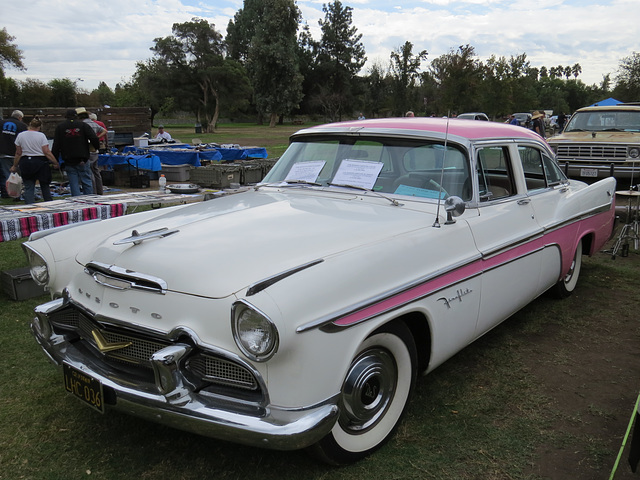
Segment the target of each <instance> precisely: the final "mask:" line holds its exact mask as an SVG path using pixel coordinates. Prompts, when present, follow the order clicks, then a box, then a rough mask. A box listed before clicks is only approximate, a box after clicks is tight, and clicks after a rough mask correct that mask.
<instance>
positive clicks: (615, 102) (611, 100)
mask: <svg viewBox="0 0 640 480" xmlns="http://www.w3.org/2000/svg"><path fill="white" fill-rule="evenodd" d="M619 103H623V102H621V101H620V100H616V99H615V98H611V97H609V98H607V99H605V100H601V101H599V102H596V103H594V104H593V105H589V106H590V107H611V106H613V105H618V104H619Z"/></svg>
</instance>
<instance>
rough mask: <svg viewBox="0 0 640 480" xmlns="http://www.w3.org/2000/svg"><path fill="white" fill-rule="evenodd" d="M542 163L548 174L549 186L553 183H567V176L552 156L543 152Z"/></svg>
mask: <svg viewBox="0 0 640 480" xmlns="http://www.w3.org/2000/svg"><path fill="white" fill-rule="evenodd" d="M542 165H543V166H544V173H545V175H546V176H547V186H549V187H551V186H553V185H558V184H561V183H566V181H567V177H566V176H565V174H564V172H563V171H562V169H561V168H560V167H559V166H558V164H557V163H556V162H555V161H554V160H553V159H552V158H551V157H549V156H548V155H544V154H542Z"/></svg>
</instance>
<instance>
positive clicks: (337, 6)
mask: <svg viewBox="0 0 640 480" xmlns="http://www.w3.org/2000/svg"><path fill="white" fill-rule="evenodd" d="M322 11H323V12H324V13H325V18H324V20H320V21H319V22H318V23H319V24H320V28H321V31H322V38H321V39H320V42H319V44H318V56H317V60H316V62H317V63H316V74H317V76H318V78H321V79H322V82H323V83H322V87H321V88H320V89H319V92H318V93H317V94H316V95H318V96H319V97H320V98H318V101H319V103H320V104H323V105H324V108H325V113H327V114H328V115H329V118H330V119H331V120H336V119H340V118H341V117H342V114H343V113H344V112H346V111H348V110H349V109H350V108H351V107H352V105H353V96H352V86H353V81H354V78H355V76H356V75H357V73H358V72H359V71H360V69H361V68H362V67H363V66H364V64H365V62H366V60H367V58H366V56H365V50H364V46H363V44H362V43H361V41H360V40H361V39H362V34H358V33H357V32H358V30H357V28H356V27H354V26H352V15H351V12H352V8H351V7H343V6H342V3H341V2H340V0H335V1H334V2H333V3H330V4H328V5H326V4H325V5H323V6H322ZM336 117H337V118H336Z"/></svg>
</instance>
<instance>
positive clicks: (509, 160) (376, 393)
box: [24, 118, 615, 464]
mask: <svg viewBox="0 0 640 480" xmlns="http://www.w3.org/2000/svg"><path fill="white" fill-rule="evenodd" d="M614 190H615V180H614V179H613V178H607V179H604V180H601V181H599V182H598V183H595V184H593V185H586V184H585V183H582V182H578V181H573V180H571V181H570V180H567V178H566V177H565V176H564V174H563V172H562V170H561V169H560V168H558V165H557V164H556V163H555V161H554V159H553V153H552V152H551V151H550V150H549V148H548V146H547V144H546V143H545V141H544V140H542V139H541V138H540V137H539V136H538V135H537V134H535V133H533V132H531V131H528V130H526V129H523V128H518V127H514V126H510V125H504V124H496V123H492V122H469V121H465V120H456V119H451V120H447V119H434V118H431V119H426V118H424V119H421V118H397V119H373V120H362V121H353V122H344V123H337V124H330V125H323V126H318V127H314V128H307V129H304V130H301V131H299V132H297V133H296V134H294V135H293V136H292V138H291V145H290V147H289V148H288V150H287V151H286V153H285V154H284V155H283V156H282V158H280V160H279V161H278V162H277V163H276V165H275V166H274V167H273V169H272V170H271V171H270V172H269V174H268V175H267V176H266V177H265V178H264V180H263V182H262V183H260V184H258V185H256V186H255V187H254V188H252V189H250V190H249V191H247V192H245V193H239V194H235V195H229V196H224V197H221V198H217V199H215V200H211V201H207V202H203V203H200V204H192V205H187V206H178V207H172V208H166V209H161V210H153V211H149V212H143V213H137V214H133V215H127V216H125V217H121V218H117V219H110V220H104V221H101V222H96V223H93V224H87V225H82V224H79V226H76V227H73V228H66V229H63V230H60V231H55V230H54V231H45V232H41V233H37V234H34V235H33V236H32V237H31V239H30V240H29V241H28V242H27V243H25V244H24V245H25V251H26V252H27V255H28V257H29V260H30V263H31V268H32V270H31V273H32V276H33V277H34V278H35V279H36V281H38V282H39V283H40V284H42V285H45V286H46V287H47V288H48V290H49V291H50V292H51V297H52V300H51V301H50V302H49V303H46V304H44V305H41V306H39V307H38V308H37V309H36V318H35V319H34V320H33V323H32V330H33V333H34V335H35V338H36V340H37V341H38V342H39V344H40V345H41V346H42V349H43V350H44V352H45V353H46V354H47V355H48V357H49V358H50V359H51V360H52V361H53V363H55V364H56V365H58V366H60V370H61V379H60V389H61V391H62V390H63V389H66V390H67V391H69V392H70V393H71V394H72V395H74V396H76V397H78V398H79V399H80V400H81V401H83V402H84V403H86V404H87V405H89V406H90V407H92V408H94V409H96V410H98V411H100V412H108V411H110V410H121V411H123V412H127V413H129V414H132V415H137V416H140V417H144V418H147V419H149V420H153V421H156V422H161V423H163V424H166V425H171V426H173V427H176V428H180V429H184V430H188V431H191V432H196V433H199V434H203V435H208V436H211V437H215V438H218V439H222V440H228V441H232V442H239V443H244V444H248V445H254V446H260V447H265V448H273V449H283V450H290V449H301V448H306V447H310V448H309V450H311V451H313V452H314V453H315V454H317V455H318V456H319V457H320V458H322V459H324V460H325V461H327V462H330V463H333V464H343V463H348V462H353V461H356V460H358V459H360V458H362V457H364V456H365V455H367V454H369V453H371V452H372V451H374V450H376V449H377V448H379V447H380V446H381V445H382V444H383V443H384V442H385V441H386V440H387V439H388V438H389V436H390V435H392V433H393V431H394V429H395V428H396V427H397V426H398V423H399V422H400V420H401V418H402V415H403V412H404V411H405V409H406V406H407V403H408V402H409V399H410V397H411V393H412V390H413V388H414V384H415V382H416V378H417V376H418V374H421V373H425V372H429V371H431V370H433V369H434V368H436V367H437V366H438V365H440V364H441V363H443V362H444V361H445V360H447V359H448V358H449V357H451V356H452V355H454V354H455V353H456V352H458V351H459V350H461V349H462V348H464V347H465V346H466V345H468V344H469V343H471V342H473V341H474V340H475V339H477V338H478V337H480V336H481V335H483V334H484V333H486V332H487V331H488V330H490V329H492V328H493V327H495V326H496V325H498V324H500V322H502V321H503V320H505V319H506V318H508V317H509V316H510V315H512V314H513V313H515V312H516V311H518V310H519V309H521V308H522V307H524V306H525V305H527V304H528V303H529V302H531V301H532V300H533V299H535V298H536V297H538V296H539V295H541V294H542V293H544V292H546V291H547V290H551V291H553V292H554V293H555V294H556V295H558V296H560V297H563V296H566V295H569V294H570V293H571V292H572V291H573V290H574V289H575V288H576V283H577V281H578V276H579V274H580V266H581V259H582V257H583V255H591V254H593V253H594V252H597V251H598V250H599V249H600V248H601V247H602V246H603V244H604V243H605V242H606V241H607V240H608V239H609V238H610V237H611V234H612V229H613V225H614Z"/></svg>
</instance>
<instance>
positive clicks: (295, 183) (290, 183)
mask: <svg viewBox="0 0 640 480" xmlns="http://www.w3.org/2000/svg"><path fill="white" fill-rule="evenodd" d="M283 183H285V184H286V185H283ZM300 185H312V186H314V187H321V186H322V185H321V184H320V183H315V182H309V181H307V180H287V181H285V182H271V183H258V184H257V185H256V186H255V187H253V189H254V190H258V189H259V188H260V187H288V186H292V187H295V186H300Z"/></svg>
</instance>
